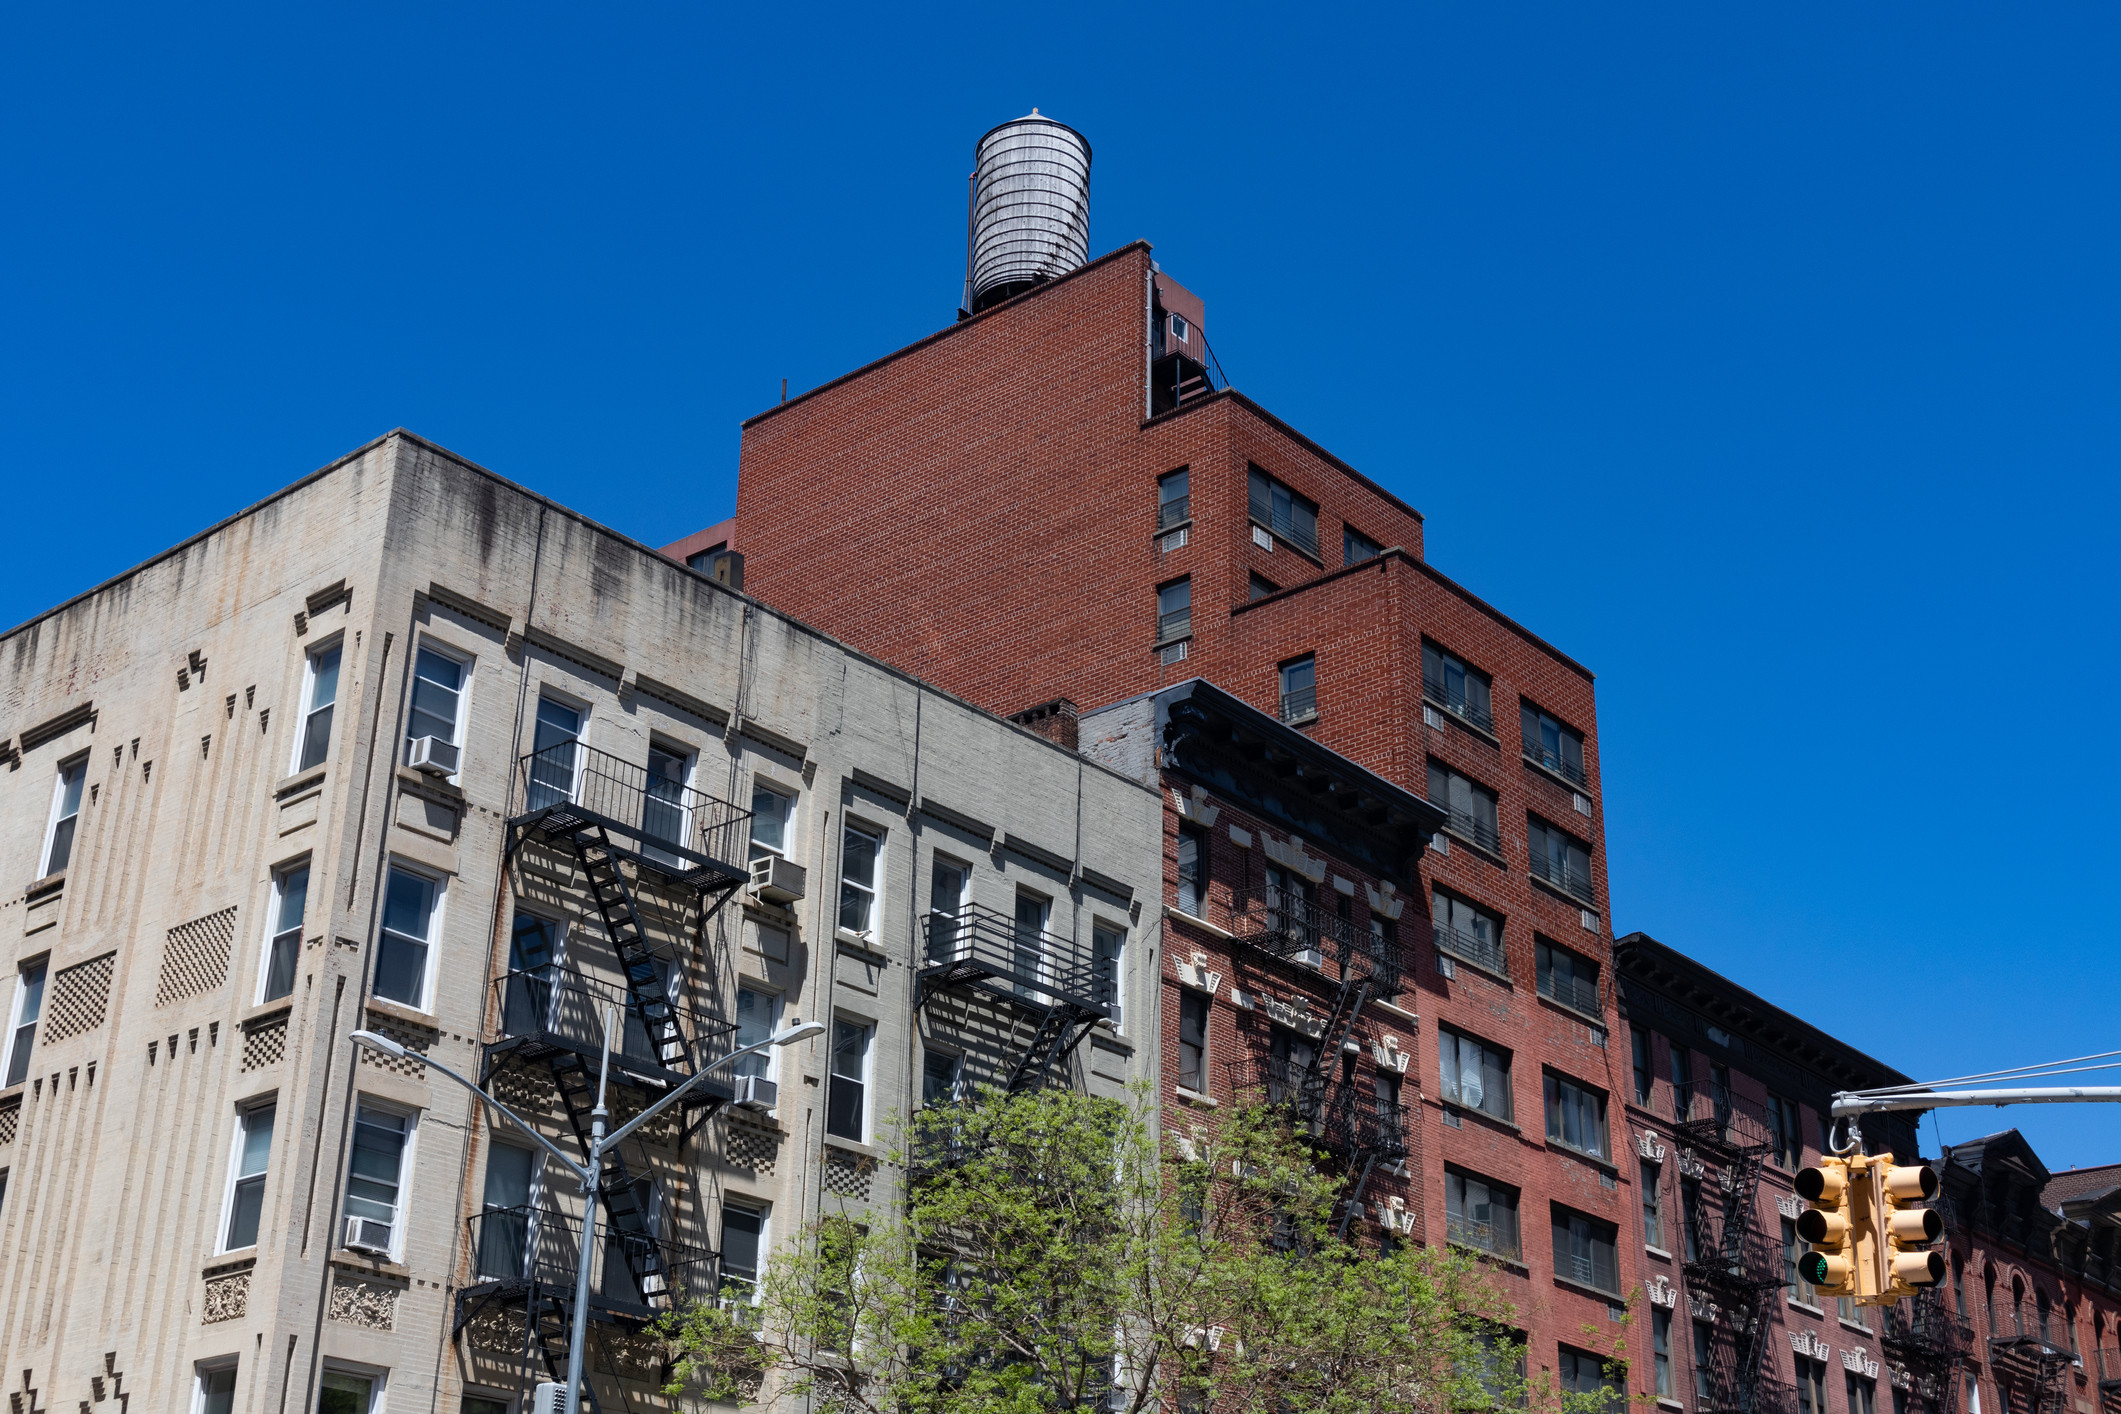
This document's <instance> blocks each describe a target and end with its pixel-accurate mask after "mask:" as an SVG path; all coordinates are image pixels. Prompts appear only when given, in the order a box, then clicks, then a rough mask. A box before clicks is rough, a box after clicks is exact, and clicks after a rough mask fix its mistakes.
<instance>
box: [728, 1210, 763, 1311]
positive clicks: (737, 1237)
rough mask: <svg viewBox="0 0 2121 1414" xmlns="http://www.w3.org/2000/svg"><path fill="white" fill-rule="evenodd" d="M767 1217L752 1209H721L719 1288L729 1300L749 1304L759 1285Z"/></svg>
mask: <svg viewBox="0 0 2121 1414" xmlns="http://www.w3.org/2000/svg"><path fill="white" fill-rule="evenodd" d="M765 1235H766V1215H765V1214H764V1213H762V1212H759V1211H758V1210H757V1209H755V1208H740V1207H737V1206H736V1205H735V1204H733V1203H732V1204H725V1205H724V1206H723V1208H722V1286H723V1287H724V1288H725V1289H726V1290H727V1292H728V1295H729V1296H730V1297H731V1299H733V1300H736V1301H742V1302H747V1303H748V1302H749V1301H751V1300H752V1299H753V1295H754V1293H756V1292H757V1290H758V1285H759V1267H760V1264H761V1261H762V1259H763V1258H764V1257H765V1255H766V1254H765V1253H764V1252H762V1251H761V1250H760V1248H761V1246H762V1245H763V1244H762V1240H763V1239H764V1237H765Z"/></svg>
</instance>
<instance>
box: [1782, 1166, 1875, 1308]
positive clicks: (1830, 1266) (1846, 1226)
mask: <svg viewBox="0 0 2121 1414" xmlns="http://www.w3.org/2000/svg"><path fill="white" fill-rule="evenodd" d="M1862 1159H1863V1156H1862V1155H1861V1154H1857V1155H1855V1156H1853V1159H1837V1158H1833V1157H1831V1156H1822V1157H1821V1158H1820V1160H1819V1162H1818V1164H1817V1165H1816V1166H1815V1167H1812V1168H1806V1169H1800V1170H1798V1172H1797V1196H1798V1197H1800V1198H1802V1199H1804V1200H1805V1202H1807V1203H1809V1204H1810V1205H1811V1206H1810V1207H1809V1208H1807V1209H1805V1211H1804V1212H1802V1213H1800V1214H1798V1215H1797V1235H1798V1236H1799V1237H1801V1238H1803V1239H1804V1240H1805V1241H1806V1242H1808V1243H1810V1244H1811V1248H1812V1250H1811V1251H1809V1252H1807V1253H1805V1254H1804V1255H1803V1256H1802V1257H1800V1258H1798V1259H1797V1270H1798V1273H1799V1275H1801V1276H1802V1277H1803V1278H1804V1279H1805V1281H1806V1282H1807V1283H1809V1284H1810V1285H1811V1286H1813V1287H1815V1288H1817V1289H1818V1291H1819V1292H1820V1293H1821V1294H1822V1295H1825V1296H1855V1295H1857V1294H1858V1292H1859V1287H1858V1286H1857V1280H1856V1278H1857V1263H1856V1246H1855V1238H1856V1220H1855V1214H1854V1212H1853V1201H1854V1199H1855V1196H1856V1188H1857V1187H1858V1186H1859V1185H1858V1184H1856V1183H1852V1182H1851V1179H1852V1178H1853V1177H1855V1175H1854V1174H1852V1173H1851V1171H1850V1170H1851V1167H1852V1164H1860V1163H1861V1162H1862Z"/></svg>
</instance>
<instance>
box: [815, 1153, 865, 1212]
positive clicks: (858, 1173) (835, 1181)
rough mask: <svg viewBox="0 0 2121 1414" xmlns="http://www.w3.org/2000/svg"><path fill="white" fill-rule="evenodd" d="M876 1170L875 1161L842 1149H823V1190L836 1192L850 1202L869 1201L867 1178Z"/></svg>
mask: <svg viewBox="0 0 2121 1414" xmlns="http://www.w3.org/2000/svg"><path fill="white" fill-rule="evenodd" d="M875 1172H876V1163H875V1161H874V1160H872V1159H865V1158H862V1157H861V1156H859V1155H857V1154H850V1153H847V1152H846V1151H845V1150H843V1149H827V1150H826V1151H825V1178H824V1184H825V1191H826V1192H827V1193H836V1194H838V1195H839V1196H840V1197H842V1198H845V1199H848V1200H849V1201H851V1202H856V1203H866V1202H868V1201H869V1180H870V1178H871V1177H872V1176H873V1175H874V1174H875Z"/></svg>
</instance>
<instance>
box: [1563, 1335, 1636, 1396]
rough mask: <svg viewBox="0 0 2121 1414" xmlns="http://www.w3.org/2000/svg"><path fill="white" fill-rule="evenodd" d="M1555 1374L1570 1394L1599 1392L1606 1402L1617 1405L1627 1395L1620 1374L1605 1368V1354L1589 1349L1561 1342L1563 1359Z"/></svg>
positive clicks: (1596, 1393) (1593, 1393)
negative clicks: (1612, 1372)
mask: <svg viewBox="0 0 2121 1414" xmlns="http://www.w3.org/2000/svg"><path fill="white" fill-rule="evenodd" d="M1555 1374H1556V1375H1557V1376H1558V1377H1559V1379H1558V1382H1559V1384H1560V1385H1561V1387H1562V1389H1563V1390H1564V1391H1566V1392H1567V1393H1569V1394H1589V1395H1597V1396H1599V1397H1600V1398H1602V1399H1603V1400H1604V1401H1605V1403H1606V1404H1607V1405H1609V1406H1613V1407H1616V1408H1617V1407H1618V1406H1619V1405H1620V1403H1621V1402H1622V1401H1623V1400H1625V1399H1626V1398H1627V1395H1626V1393H1625V1391H1624V1390H1623V1389H1622V1387H1621V1381H1620V1377H1619V1375H1618V1374H1617V1373H1615V1374H1608V1373H1607V1372H1606V1362H1605V1357H1604V1356H1602V1355H1593V1354H1592V1353H1591V1352H1590V1351H1588V1350H1576V1349H1573V1348H1571V1347H1569V1346H1566V1345H1564V1346H1562V1347H1561V1361H1560V1363H1559V1365H1558V1366H1557V1367H1556V1369H1555Z"/></svg>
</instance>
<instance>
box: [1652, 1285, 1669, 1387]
mask: <svg viewBox="0 0 2121 1414" xmlns="http://www.w3.org/2000/svg"><path fill="white" fill-rule="evenodd" d="M1650 1349H1651V1352H1652V1353H1653V1354H1654V1355H1655V1356H1656V1358H1657V1394H1658V1397H1659V1398H1662V1399H1670V1398H1671V1397H1672V1313H1671V1312H1670V1311H1667V1310H1666V1309H1665V1308H1664V1307H1662V1306H1652V1307H1651V1308H1650Z"/></svg>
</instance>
